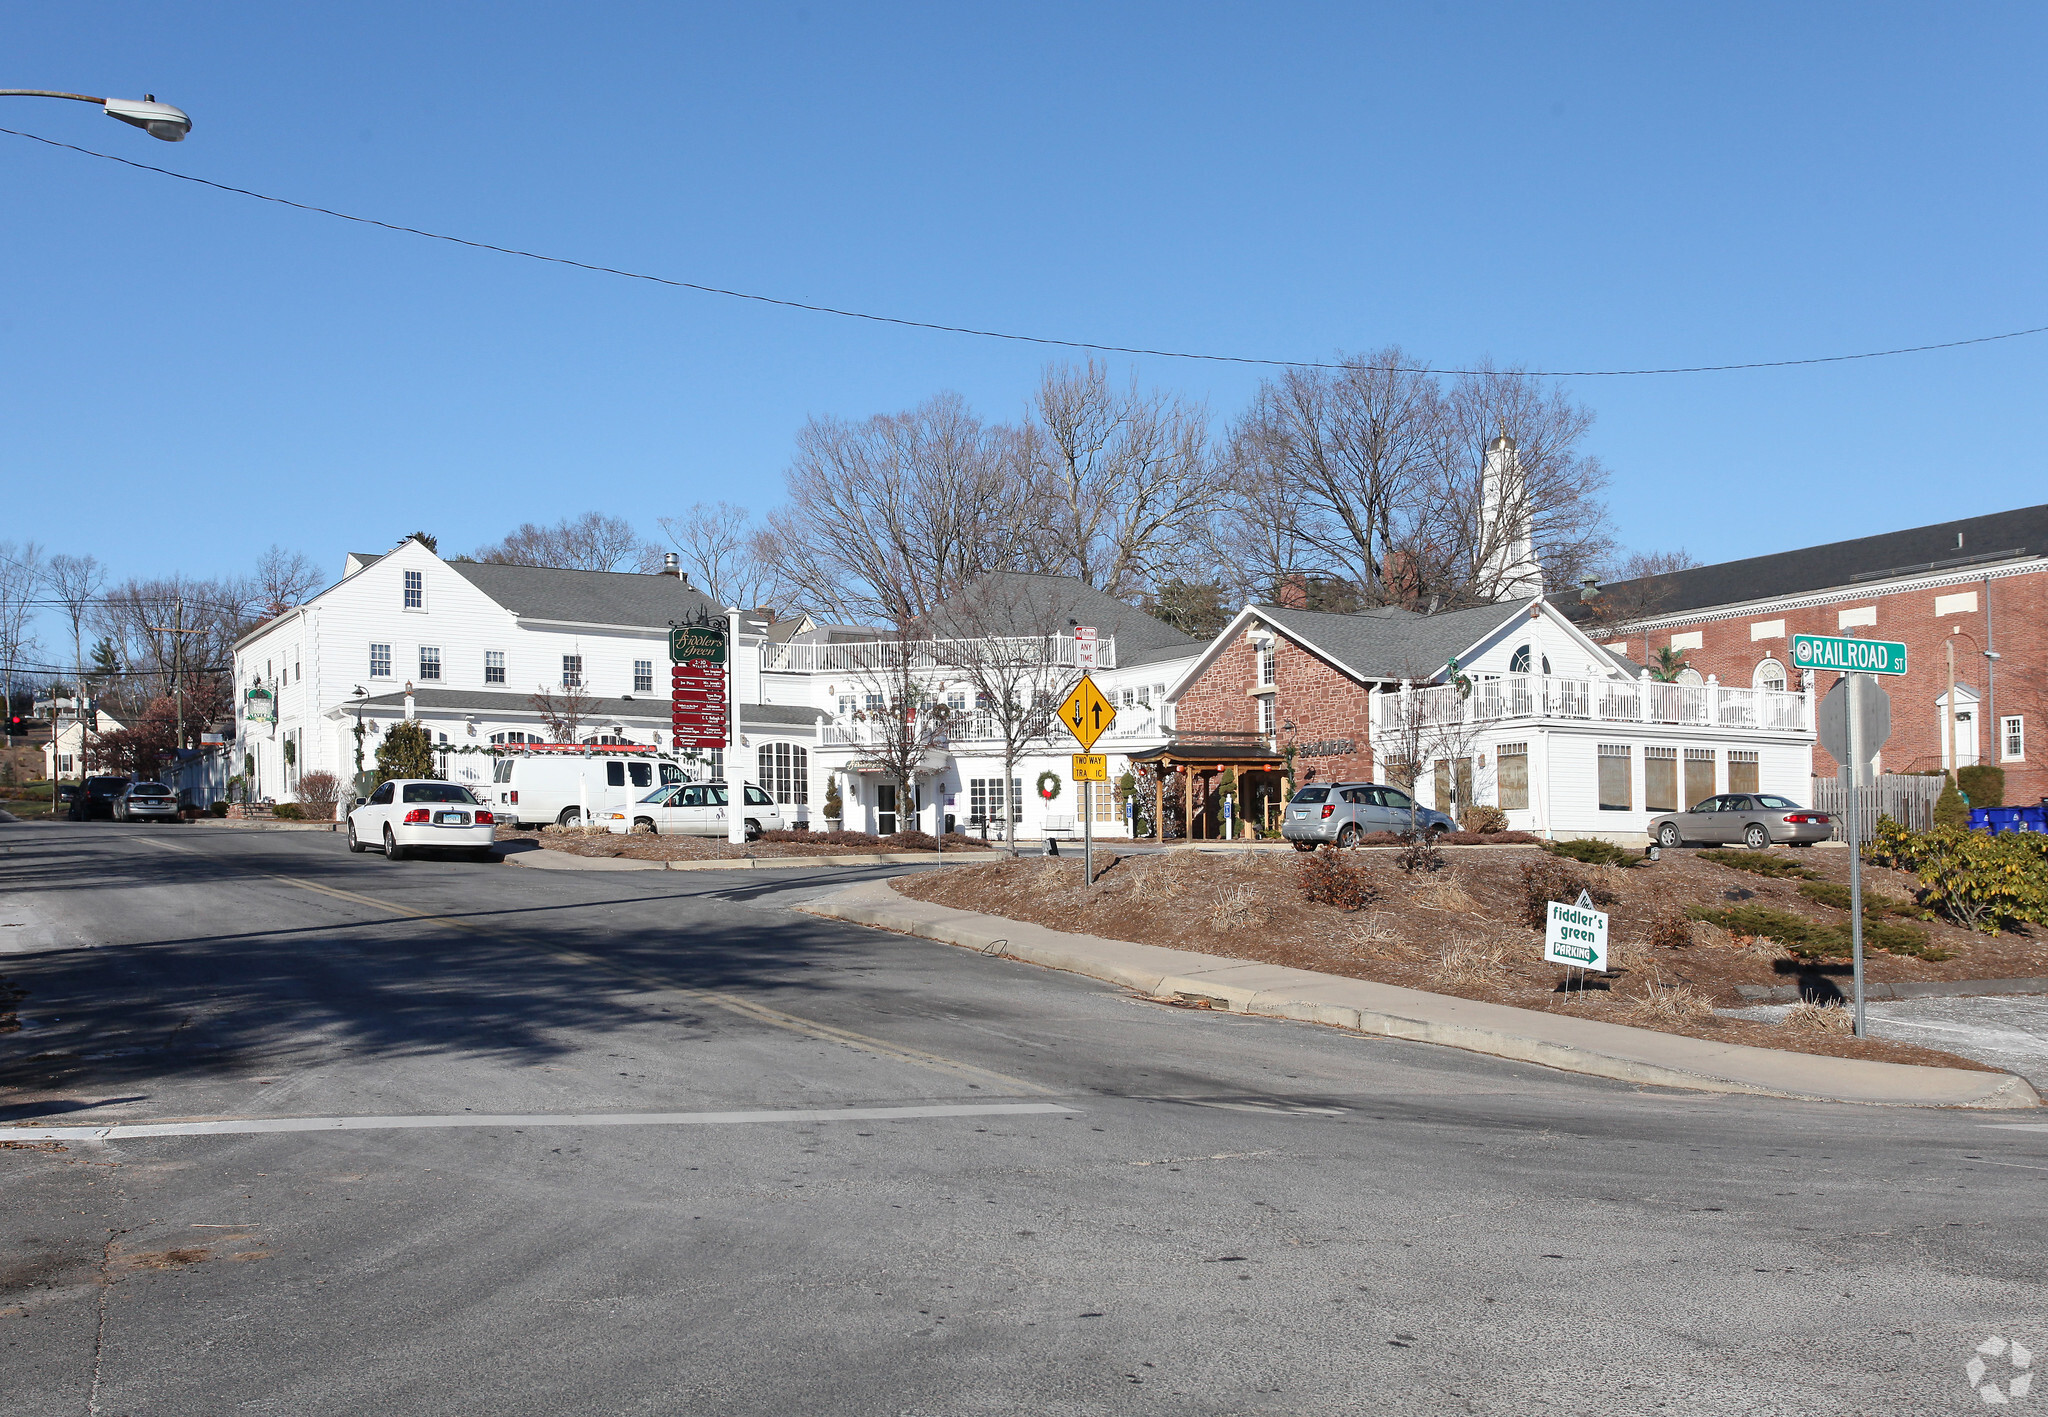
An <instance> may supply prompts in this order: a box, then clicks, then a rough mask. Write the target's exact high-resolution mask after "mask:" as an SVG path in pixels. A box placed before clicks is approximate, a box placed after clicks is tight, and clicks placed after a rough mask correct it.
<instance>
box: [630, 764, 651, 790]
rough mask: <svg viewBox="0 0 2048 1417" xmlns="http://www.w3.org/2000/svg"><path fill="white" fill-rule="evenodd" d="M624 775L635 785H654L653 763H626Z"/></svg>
mask: <svg viewBox="0 0 2048 1417" xmlns="http://www.w3.org/2000/svg"><path fill="white" fill-rule="evenodd" d="M626 776H627V777H628V778H630V779H632V783H633V785H634V786H635V787H652V786H654V764H653V763H627V764H626Z"/></svg>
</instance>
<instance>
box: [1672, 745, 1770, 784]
mask: <svg viewBox="0 0 2048 1417" xmlns="http://www.w3.org/2000/svg"><path fill="white" fill-rule="evenodd" d="M1686 767H1687V769H1688V770H1690V769H1691V767H1692V764H1690V763H1687V764H1686ZM1728 790H1729V791H1730V792H1754V791H1756V752H1755V750H1754V749H1750V750H1744V749H1741V748H1736V749H1732V750H1730V752H1729V754H1728Z"/></svg>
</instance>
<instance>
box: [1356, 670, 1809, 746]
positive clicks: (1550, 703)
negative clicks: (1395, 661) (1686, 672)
mask: <svg viewBox="0 0 2048 1417" xmlns="http://www.w3.org/2000/svg"><path fill="white" fill-rule="evenodd" d="M1375 697H1376V698H1377V699H1378V700H1379V707H1378V710H1377V711H1376V714H1375V720H1376V722H1377V725H1378V727H1379V728H1380V730H1381V731H1382V732H1396V731H1398V730H1399V729H1400V727H1401V725H1402V724H1403V723H1404V722H1405V721H1406V720H1407V718H1408V715H1409V714H1411V713H1413V714H1415V715H1417V716H1419V717H1420V719H1421V720H1422V721H1423V722H1425V723H1431V724H1437V723H1450V722H1455V721H1457V720H1460V719H1462V720H1464V721H1465V722H1468V723H1499V722H1508V721H1512V720H1516V719H1544V718H1550V719H1571V720H1578V721H1587V722H1594V723H1642V724H1668V725H1671V726H1674V727H1693V728H1733V729H1752V730H1756V731H1759V732H1772V733H1806V732H1811V731H1812V729H1813V716H1812V711H1811V708H1810V706H1809V704H1808V703H1807V698H1806V695H1805V694H1797V693H1786V692H1783V691H1781V690H1777V689H1745V688H1738V687H1735V686H1733V685H1726V684H1664V683H1659V682H1656V681H1654V680H1629V679H1588V678H1582V679H1574V678H1568V677H1565V676H1563V675H1555V674H1511V675H1506V676H1503V677H1498V678H1485V679H1479V678H1475V679H1474V680H1473V682H1472V696H1471V697H1470V698H1469V699H1464V700H1460V699H1459V698H1458V695H1457V691H1456V690H1455V689H1453V688H1451V687H1450V686H1449V685H1443V684H1438V685H1432V686H1430V687H1428V688H1417V689H1410V690H1408V691H1406V694H1405V695H1404V694H1403V693H1402V692H1401V691H1394V692H1389V693H1383V694H1379V695H1376V696H1375ZM1404 698H1405V699H1407V700H1409V701H1410V702H1409V703H1408V706H1406V707H1404Z"/></svg>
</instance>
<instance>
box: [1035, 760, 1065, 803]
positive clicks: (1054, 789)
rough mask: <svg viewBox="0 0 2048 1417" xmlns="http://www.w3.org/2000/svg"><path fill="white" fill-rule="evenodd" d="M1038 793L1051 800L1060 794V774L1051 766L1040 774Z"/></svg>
mask: <svg viewBox="0 0 2048 1417" xmlns="http://www.w3.org/2000/svg"><path fill="white" fill-rule="evenodd" d="M1038 795H1039V796H1040V797H1043V798H1044V799H1045V800H1046V801H1048V802H1050V801H1052V800H1053V799H1054V798H1056V797H1058V796H1059V795H1060V775H1059V774H1058V773H1056V772H1054V771H1052V770H1051V769H1050V768H1048V769H1047V770H1046V771H1044V772H1042V773H1040V774H1039V775H1038Z"/></svg>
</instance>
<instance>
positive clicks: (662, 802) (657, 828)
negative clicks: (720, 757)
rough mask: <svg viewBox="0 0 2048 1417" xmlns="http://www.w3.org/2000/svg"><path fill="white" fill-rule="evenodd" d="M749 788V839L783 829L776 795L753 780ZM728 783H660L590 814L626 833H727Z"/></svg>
mask: <svg viewBox="0 0 2048 1417" xmlns="http://www.w3.org/2000/svg"><path fill="white" fill-rule="evenodd" d="M746 789H747V815H746V823H747V840H748V841H753V840H754V839H755V838H757V837H759V836H760V835H761V833H762V832H764V831H780V830H781V829H782V809H781V808H780V807H778V806H777V805H776V804H775V799H774V798H773V797H770V796H769V795H768V794H767V793H765V792H763V791H762V790H761V789H760V788H758V787H756V786H754V784H753V783H751V782H750V783H747V784H746ZM725 808H726V800H725V784H724V783H722V782H683V783H677V784H676V785H675V786H673V787H660V788H656V789H655V790H654V791H652V792H650V793H648V794H647V795H646V796H645V797H643V798H641V799H640V800H639V801H638V802H631V803H628V804H627V805H626V806H624V807H619V808H615V809H613V810H611V811H608V812H593V813H592V814H591V815H592V816H593V817H594V818H595V819H596V820H598V821H600V822H602V823H604V825H605V827H606V829H607V830H609V831H611V832H613V833H615V834H617V835H620V836H624V835H625V834H626V833H628V832H636V831H637V832H653V833H655V834H656V835H658V836H724V835H725V834H726V826H725Z"/></svg>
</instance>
